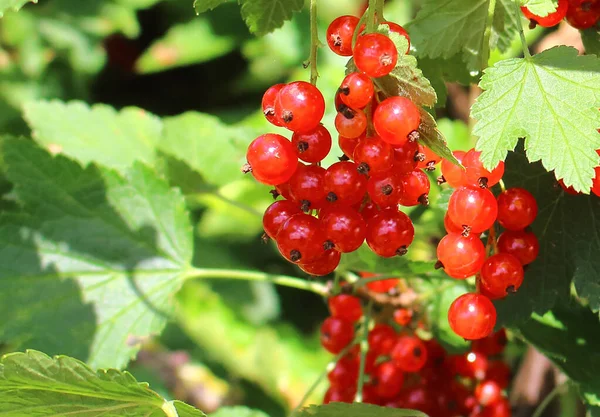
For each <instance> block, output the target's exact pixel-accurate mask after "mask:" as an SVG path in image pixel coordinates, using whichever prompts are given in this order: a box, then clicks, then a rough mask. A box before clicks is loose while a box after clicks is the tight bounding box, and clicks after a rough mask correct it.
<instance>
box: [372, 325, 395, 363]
mask: <svg viewBox="0 0 600 417" xmlns="http://www.w3.org/2000/svg"><path fill="white" fill-rule="evenodd" d="M397 337H398V336H397V335H396V331H395V330H394V328H393V327H392V326H389V325H387V324H382V323H378V324H376V325H375V327H373V329H371V331H369V335H368V342H369V351H370V352H373V353H375V354H377V355H387V354H389V353H390V352H391V351H392V349H393V347H394V345H395V344H396V339H397Z"/></svg>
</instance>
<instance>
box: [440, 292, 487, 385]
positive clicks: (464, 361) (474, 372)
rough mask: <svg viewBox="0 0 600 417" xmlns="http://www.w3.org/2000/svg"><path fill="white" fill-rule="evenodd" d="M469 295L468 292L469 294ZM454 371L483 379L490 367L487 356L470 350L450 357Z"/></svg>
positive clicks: (449, 361) (465, 375) (461, 374)
mask: <svg viewBox="0 0 600 417" xmlns="http://www.w3.org/2000/svg"><path fill="white" fill-rule="evenodd" d="M467 295H468V294H467ZM448 363H449V367H450V368H451V370H452V372H454V373H455V374H457V375H460V376H462V377H465V378H471V379H478V380H483V379H484V378H485V377H486V373H487V369H488V360H487V356H485V355H482V354H481V353H476V352H468V353H465V354H463V355H452V356H449V357H448Z"/></svg>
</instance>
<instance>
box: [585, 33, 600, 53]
mask: <svg viewBox="0 0 600 417" xmlns="http://www.w3.org/2000/svg"><path fill="white" fill-rule="evenodd" d="M580 33H581V40H583V46H584V47H585V53H586V54H588V55H591V54H594V55H600V31H598V30H597V29H594V28H591V29H586V30H582V31H580Z"/></svg>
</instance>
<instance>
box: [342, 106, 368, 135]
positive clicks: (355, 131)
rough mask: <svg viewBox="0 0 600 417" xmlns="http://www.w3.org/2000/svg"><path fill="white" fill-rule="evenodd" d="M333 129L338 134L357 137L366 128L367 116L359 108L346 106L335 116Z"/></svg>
mask: <svg viewBox="0 0 600 417" xmlns="http://www.w3.org/2000/svg"><path fill="white" fill-rule="evenodd" d="M335 129H336V130H337V131H338V133H339V134H340V136H345V137H347V138H357V137H359V136H360V135H362V134H363V133H365V131H366V130H367V116H365V114H364V113H363V112H362V111H360V110H358V111H357V110H353V109H350V108H348V109H346V110H345V111H343V112H340V113H338V114H337V116H335Z"/></svg>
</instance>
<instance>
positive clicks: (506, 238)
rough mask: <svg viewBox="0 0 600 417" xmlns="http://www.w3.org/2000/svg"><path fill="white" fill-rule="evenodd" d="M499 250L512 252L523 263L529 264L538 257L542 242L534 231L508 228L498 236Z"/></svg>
mask: <svg viewBox="0 0 600 417" xmlns="http://www.w3.org/2000/svg"><path fill="white" fill-rule="evenodd" d="M498 251H499V252H501V253H510V254H512V255H514V256H516V257H517V259H519V261H521V264H522V265H528V264H530V263H532V262H533V261H535V259H536V258H537V257H538V254H539V252H540V243H539V241H538V239H537V237H536V235H535V234H534V233H532V232H527V231H524V230H521V231H512V230H507V231H505V232H503V233H502V234H501V235H500V237H499V238H498Z"/></svg>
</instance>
